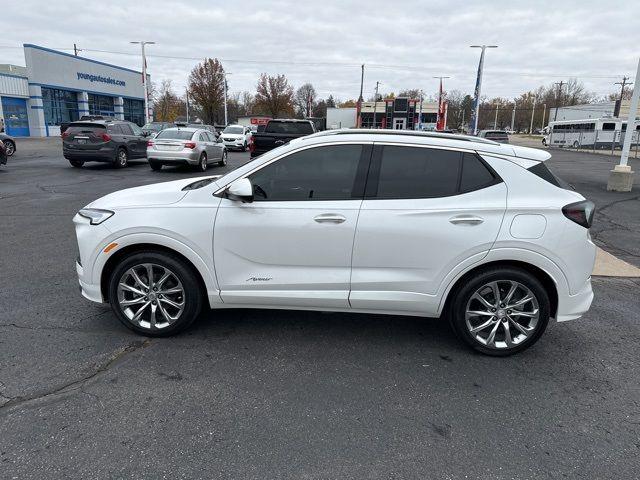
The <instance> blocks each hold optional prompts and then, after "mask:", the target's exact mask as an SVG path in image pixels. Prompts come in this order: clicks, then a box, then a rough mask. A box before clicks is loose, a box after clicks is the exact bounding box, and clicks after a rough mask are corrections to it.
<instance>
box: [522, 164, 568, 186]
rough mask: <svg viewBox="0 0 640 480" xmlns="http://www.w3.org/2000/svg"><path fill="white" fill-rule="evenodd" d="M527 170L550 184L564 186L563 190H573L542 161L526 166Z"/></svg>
mask: <svg viewBox="0 0 640 480" xmlns="http://www.w3.org/2000/svg"><path fill="white" fill-rule="evenodd" d="M527 170H528V171H529V172H531V173H533V174H534V175H535V176H536V177H539V178H541V179H543V180H545V181H547V182H549V183H550V184H551V185H555V186H556V187H558V188H564V189H565V190H573V187H572V186H571V185H569V184H568V183H567V182H565V181H564V180H562V179H561V178H559V177H556V176H555V175H554V174H553V172H551V170H549V168H547V166H546V165H545V164H544V163H543V162H540V163H537V164H535V165H534V166H533V167H529V168H527Z"/></svg>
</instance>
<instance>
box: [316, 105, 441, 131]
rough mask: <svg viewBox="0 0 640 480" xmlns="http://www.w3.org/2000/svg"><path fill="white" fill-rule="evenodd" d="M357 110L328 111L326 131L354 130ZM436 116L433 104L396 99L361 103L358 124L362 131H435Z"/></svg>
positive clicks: (336, 109)
mask: <svg viewBox="0 0 640 480" xmlns="http://www.w3.org/2000/svg"><path fill="white" fill-rule="evenodd" d="M357 117H358V109H357V108H356V107H346V108H344V107H342V108H327V128H328V129H335V128H353V127H355V126H356V124H357ZM437 117H438V104H437V103H436V102H421V101H420V100H418V99H412V98H406V97H398V98H387V99H385V100H383V101H379V102H362V105H361V109H360V125H361V126H362V127H363V128H384V129H393V130H406V129H409V130H416V129H418V128H421V129H423V130H435V128H436V119H437Z"/></svg>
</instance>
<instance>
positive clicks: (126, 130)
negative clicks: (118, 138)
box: [118, 123, 133, 135]
mask: <svg viewBox="0 0 640 480" xmlns="http://www.w3.org/2000/svg"><path fill="white" fill-rule="evenodd" d="M118 127H120V129H121V130H122V133H124V134H125V135H133V130H131V127H130V126H129V124H127V123H121V124H119V125H118Z"/></svg>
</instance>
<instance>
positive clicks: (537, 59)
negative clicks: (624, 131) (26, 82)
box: [0, 0, 640, 99]
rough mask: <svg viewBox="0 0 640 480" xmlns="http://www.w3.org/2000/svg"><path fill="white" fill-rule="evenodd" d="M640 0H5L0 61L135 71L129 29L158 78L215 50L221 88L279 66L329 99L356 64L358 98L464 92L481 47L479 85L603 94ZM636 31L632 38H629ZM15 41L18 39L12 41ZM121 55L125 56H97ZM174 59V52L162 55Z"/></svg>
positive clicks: (344, 86)
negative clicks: (559, 84)
mask: <svg viewBox="0 0 640 480" xmlns="http://www.w3.org/2000/svg"><path fill="white" fill-rule="evenodd" d="M639 17H640V2H636V1H633V2H629V1H615V0H614V1H610V2H609V3H607V4H606V5H605V4H603V3H602V2H596V1H593V0H571V1H563V2H558V1H557V0H556V1H547V0H539V1H537V2H534V3H531V2H522V1H515V0H511V1H504V0H491V1H489V0H485V1H482V2H480V1H464V0H459V1H458V2H455V3H453V2H446V1H428V2H427V1H420V0H414V1H399V2H398V1H397V2H388V1H382V0H371V1H367V2H364V1H347V0H342V1H333V0H327V1H324V2H319V1H305V2H301V1H295V0H291V1H288V0H271V1H269V2H256V1H251V2H235V3H234V2H227V3H222V2H211V1H208V0H195V1H183V2H177V1H175V0H173V1H169V0H155V1H154V2H129V1H127V2H123V1H111V2H109V3H108V4H101V5H97V4H96V5H94V4H87V3H86V2H81V1H78V0H66V1H65V2H64V3H63V4H60V3H54V2H52V3H49V4H43V3H42V2H41V1H38V0H23V1H21V2H20V3H15V2H13V3H10V4H8V5H7V6H5V7H4V8H3V14H2V15H1V16H0V27H1V28H2V31H4V32H13V34H12V35H11V36H5V37H4V40H3V41H2V42H1V45H2V47H1V48H0V52H1V53H0V63H15V64H18V65H24V57H23V53H22V49H21V48H15V47H20V46H21V45H22V43H35V44H39V45H43V46H46V47H50V48H54V49H55V48H65V49H67V51H69V50H70V49H72V48H73V44H74V43H76V44H77V45H78V47H79V48H81V49H84V50H85V51H83V52H81V55H83V56H86V57H89V58H94V59H97V60H101V61H105V62H109V63H115V64H118V65H122V66H125V67H129V68H136V69H139V68H140V58H139V55H138V53H139V52H138V49H137V47H136V46H135V45H131V44H129V41H131V40H151V41H155V42H156V45H153V46H149V47H148V50H147V51H148V54H149V58H148V65H149V73H150V74H151V76H152V78H153V80H154V81H156V82H158V83H159V82H160V81H161V80H163V79H166V78H168V79H171V80H173V84H174V86H175V87H176V89H177V90H180V91H182V90H183V89H184V87H185V85H186V82H187V78H188V75H189V71H190V70H191V68H193V66H194V65H195V64H196V63H197V59H203V58H205V57H217V58H219V59H221V60H222V61H223V64H224V65H225V68H226V70H227V71H228V72H231V75H230V76H229V84H230V90H231V91H232V92H235V91H243V90H248V91H254V90H255V85H256V82H257V79H258V76H259V75H260V73H262V72H266V73H269V74H276V73H284V74H285V75H287V77H288V78H289V80H290V82H291V83H292V84H293V85H294V86H299V85H301V84H303V83H305V82H311V83H313V85H314V86H315V88H316V90H317V91H318V93H319V94H320V95H321V96H323V97H326V96H328V95H329V94H333V95H334V97H337V98H341V99H347V98H356V97H357V96H358V93H359V89H360V67H359V65H360V64H362V63H364V64H365V96H371V95H372V93H373V89H374V86H375V82H376V81H380V82H382V84H383V88H382V90H383V91H384V92H391V91H394V92H398V91H399V90H401V89H408V88H421V89H423V90H424V91H425V92H428V93H432V92H435V91H436V90H437V80H435V79H433V78H432V77H433V76H436V75H447V76H450V77H452V78H450V79H448V80H446V84H445V88H446V89H458V90H461V91H463V92H472V91H473V88H474V84H475V75H476V70H477V64H478V58H479V51H478V50H476V49H470V48H469V45H471V44H482V43H485V44H491V43H493V44H497V45H499V48H498V49H495V50H491V51H488V52H487V55H486V64H485V76H484V80H483V94H484V95H486V96H489V97H493V96H502V97H514V96H516V95H518V94H519V93H521V92H523V91H526V90H529V89H534V88H536V87H537V86H539V85H541V84H549V83H551V82H554V81H558V80H560V79H562V78H565V79H567V78H569V77H570V76H572V77H577V78H578V79H579V80H581V81H582V82H584V84H585V86H586V87H587V89H588V90H591V91H595V92H596V93H597V94H599V95H606V94H608V93H610V92H613V91H616V87H615V86H614V85H613V83H614V82H616V81H618V80H619V77H621V76H622V75H627V76H633V75H634V74H635V69H636V65H637V63H636V62H637V55H638V51H637V47H636V46H637V43H638V42H637V40H638V33H637V22H636V19H637V18H639ZM632 39H636V41H635V42H631V41H630V40H632ZM11 47H13V48H11ZM92 50H101V51H108V52H123V53H128V54H129V55H122V54H114V53H103V52H96V51H92ZM167 57H176V58H167Z"/></svg>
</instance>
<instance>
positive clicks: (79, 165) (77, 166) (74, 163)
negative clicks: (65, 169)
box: [69, 160, 84, 168]
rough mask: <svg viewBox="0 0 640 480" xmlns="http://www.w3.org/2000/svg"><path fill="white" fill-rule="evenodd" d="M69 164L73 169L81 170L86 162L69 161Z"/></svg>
mask: <svg viewBox="0 0 640 480" xmlns="http://www.w3.org/2000/svg"><path fill="white" fill-rule="evenodd" d="M69 163H70V164H71V166H72V167H75V168H80V167H82V166H83V165H84V162H83V161H82V160H69Z"/></svg>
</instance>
